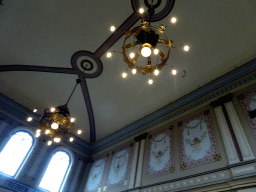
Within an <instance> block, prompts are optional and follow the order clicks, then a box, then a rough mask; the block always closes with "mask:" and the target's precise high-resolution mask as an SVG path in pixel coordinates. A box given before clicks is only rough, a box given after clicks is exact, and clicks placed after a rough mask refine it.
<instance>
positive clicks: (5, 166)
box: [0, 130, 35, 177]
mask: <svg viewBox="0 0 256 192" xmlns="http://www.w3.org/2000/svg"><path fill="white" fill-rule="evenodd" d="M34 143H35V140H34V137H33V136H32V134H31V133H29V132H28V131H26V130H20V131H16V132H14V133H13V134H12V136H11V138H10V139H9V140H8V141H7V143H6V144H5V146H4V147H3V149H2V150H1V152H0V172H1V173H4V174H7V175H9V176H13V177H14V176H16V175H17V173H18V171H19V170H20V169H21V167H22V165H23V164H24V162H25V160H26V159H27V157H28V155H29V154H30V152H31V150H32V148H33V146H34Z"/></svg>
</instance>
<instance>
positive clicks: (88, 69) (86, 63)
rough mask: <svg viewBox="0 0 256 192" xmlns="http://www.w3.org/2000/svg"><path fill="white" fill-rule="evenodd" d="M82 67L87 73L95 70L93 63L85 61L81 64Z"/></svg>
mask: <svg viewBox="0 0 256 192" xmlns="http://www.w3.org/2000/svg"><path fill="white" fill-rule="evenodd" d="M88 64H89V65H88ZM80 65H81V67H82V68H83V69H84V70H85V71H91V70H92V69H93V64H92V62H91V61H89V60H87V59H84V60H82V61H81V62H80Z"/></svg>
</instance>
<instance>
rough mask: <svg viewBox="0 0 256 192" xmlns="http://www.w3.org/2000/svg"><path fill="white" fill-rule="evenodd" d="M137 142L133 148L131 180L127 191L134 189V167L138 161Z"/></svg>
mask: <svg viewBox="0 0 256 192" xmlns="http://www.w3.org/2000/svg"><path fill="white" fill-rule="evenodd" d="M139 144H140V143H139V142H136V143H135V146H134V153H133V160H132V170H131V179H130V184H129V187H128V189H131V188H133V187H134V179H135V174H136V166H137V160H138V153H139Z"/></svg>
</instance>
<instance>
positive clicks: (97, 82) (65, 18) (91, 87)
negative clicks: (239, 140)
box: [0, 0, 256, 142]
mask: <svg viewBox="0 0 256 192" xmlns="http://www.w3.org/2000/svg"><path fill="white" fill-rule="evenodd" d="M132 1H133V2H135V0H132ZM137 1H138V2H139V3H140V4H141V6H142V7H145V5H144V4H143V0H137ZM155 1H156V0H155ZM166 1H167V0H163V1H162V3H163V5H161V6H160V7H159V8H158V9H157V10H156V13H157V12H159V11H161V9H163V7H164V5H165V3H166ZM3 4H4V6H1V7H0V18H1V19H0V55H1V56H0V66H1V65H14V64H16V65H31V66H32V65H34V66H46V67H60V68H69V69H71V67H72V66H71V62H70V60H71V57H72V55H73V54H74V53H75V52H77V51H80V50H85V51H90V52H92V53H93V52H95V51H96V50H97V49H98V48H99V47H100V46H101V45H105V44H103V43H104V42H105V41H106V40H107V39H108V38H109V37H111V35H112V37H113V34H112V32H111V31H110V30H109V28H110V26H111V25H115V26H116V27H119V26H121V25H122V24H123V23H124V21H125V20H126V19H127V18H128V17H129V16H131V15H132V14H134V13H133V12H134V11H133V8H132V6H131V1H127V0H126V1H120V0H108V1H103V0H93V1H85V0H73V1H69V0H44V1H40V0H28V1H12V0H4V1H3ZM255 10H256V3H255V1H254V0H232V1H231V0H230V1H228V0H227V1H223V0H214V1H213V0H197V1H194V0H183V1H176V2H175V5H174V7H173V9H172V10H171V12H170V14H169V15H168V16H167V17H165V18H164V19H163V20H161V21H158V22H153V23H151V24H152V25H154V26H159V25H160V24H165V25H166V26H167V28H166V30H165V32H166V34H167V35H168V37H169V38H170V39H171V40H173V42H174V46H175V47H177V46H181V45H184V44H187V45H189V46H190V50H189V51H188V52H184V51H183V50H182V49H181V48H176V49H172V51H171V56H170V59H169V61H168V65H167V66H165V67H164V68H163V70H162V71H161V74H160V75H159V76H157V77H154V83H153V85H148V83H147V80H148V78H149V76H144V75H141V74H137V75H135V76H133V75H132V74H131V73H129V75H128V78H127V79H122V77H121V73H122V72H123V71H125V70H126V69H127V66H126V64H125V63H124V61H123V58H122V54H120V53H118V52H120V51H121V47H122V44H123V41H124V36H122V37H121V38H120V39H119V40H118V38H116V40H117V42H115V41H113V40H112V44H113V43H114V44H113V46H108V48H109V49H108V51H112V52H113V51H115V52H113V56H112V57H111V58H110V59H109V58H107V57H106V54H103V55H102V56H101V57H100V60H101V62H102V65H103V71H102V73H101V74H100V75H99V76H97V77H95V78H86V80H85V81H84V83H86V85H87V87H86V90H87V91H88V93H89V95H88V93H87V94H86V95H85V93H86V92H85V87H84V86H85V85H84V84H83V85H82V87H83V89H84V90H83V91H82V89H81V87H80V86H79V87H78V88H77V89H76V91H75V93H74V95H73V97H72V98H71V100H70V102H69V105H68V107H69V109H70V112H71V116H74V117H75V118H76V124H75V127H74V129H73V133H74V134H76V130H78V129H82V131H83V133H82V135H79V137H80V138H81V139H83V140H84V141H86V142H90V126H91V129H92V126H94V125H92V119H93V120H94V121H95V130H96V141H99V140H101V139H103V138H105V137H106V136H108V135H111V134H113V133H114V132H116V131H118V130H120V129H123V128H124V127H125V126H126V125H129V124H131V123H133V122H135V121H137V120H139V119H142V118H143V117H145V116H146V115H148V114H150V113H152V112H154V111H156V110H157V109H159V108H162V107H164V106H165V105H167V104H169V103H171V102H173V101H175V100H177V99H178V98H180V97H182V96H184V95H185V94H188V93H190V92H191V91H193V90H196V89H197V88H198V87H201V86H203V85H205V84H206V83H208V82H210V81H212V80H214V79H216V78H217V77H219V76H221V75H223V74H225V73H227V72H229V71H231V70H233V69H235V68H236V67H238V66H240V65H242V64H244V63H246V62H248V61H250V60H252V59H254V58H256V38H255V36H256V14H255ZM133 16H134V15H133ZM173 16H175V17H176V18H177V19H178V21H177V23H176V24H171V23H170V19H171V18H172V17H173ZM134 18H135V17H134ZM136 21H137V23H136V24H135V25H134V26H137V25H139V24H140V21H139V20H136ZM124 24H127V23H124ZM127 26H128V25H127ZM115 33H120V31H118V30H117V31H116V32H115ZM122 34H123V33H122ZM122 34H121V35H122ZM121 35H120V36H121ZM110 42H111V39H110ZM102 50H103V49H102ZM104 52H105V50H104V51H102V53H104ZM172 67H174V68H175V69H177V70H178V74H177V75H176V76H173V75H171V70H172ZM183 71H186V75H185V77H184V72H183ZM77 78H78V75H77V74H64V73H47V72H35V71H8V72H1V73H0V92H1V93H2V94H4V95H5V96H7V97H9V98H11V99H13V100H15V101H16V102H18V103H20V104H21V105H23V106H25V107H27V108H28V109H30V110H33V109H34V108H37V109H38V112H37V113H38V114H42V112H43V110H44V109H45V108H48V107H52V106H59V105H62V104H65V103H66V101H67V99H68V97H69V95H70V93H71V91H72V90H73V88H74V86H75V83H76V79H77ZM80 78H83V77H81V76H80ZM84 96H85V97H86V99H87V102H88V101H90V102H89V104H90V105H91V108H92V110H91V111H90V110H89V113H90V114H91V115H92V113H93V117H91V118H92V119H90V120H89V118H88V103H87V107H86V104H85V100H84ZM89 108H90V107H89ZM90 123H91V124H90ZM91 141H92V140H91Z"/></svg>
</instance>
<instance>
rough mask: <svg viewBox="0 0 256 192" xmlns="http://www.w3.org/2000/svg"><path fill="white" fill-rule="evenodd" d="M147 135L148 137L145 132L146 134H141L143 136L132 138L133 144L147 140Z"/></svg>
mask: <svg viewBox="0 0 256 192" xmlns="http://www.w3.org/2000/svg"><path fill="white" fill-rule="evenodd" d="M147 135H148V133H147V132H146V133H143V134H141V135H139V136H137V137H135V138H134V141H135V142H138V141H141V140H143V139H146V138H147Z"/></svg>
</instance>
